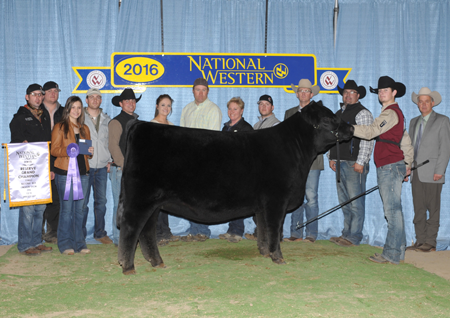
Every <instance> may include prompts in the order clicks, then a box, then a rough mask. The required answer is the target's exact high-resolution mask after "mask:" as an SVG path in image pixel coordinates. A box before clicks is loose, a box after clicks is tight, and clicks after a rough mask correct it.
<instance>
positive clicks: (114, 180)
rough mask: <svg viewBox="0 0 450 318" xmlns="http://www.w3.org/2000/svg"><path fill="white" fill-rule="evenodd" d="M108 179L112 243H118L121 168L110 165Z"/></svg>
mask: <svg viewBox="0 0 450 318" xmlns="http://www.w3.org/2000/svg"><path fill="white" fill-rule="evenodd" d="M109 180H111V189H112V194H113V200H114V210H113V219H112V228H113V232H112V238H111V239H112V241H113V243H114V244H116V245H119V236H120V231H119V229H118V228H117V224H116V219H117V207H118V206H119V197H120V184H121V182H122V168H121V167H116V166H111V169H110V172H109Z"/></svg>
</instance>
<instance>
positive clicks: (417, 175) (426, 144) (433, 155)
mask: <svg viewBox="0 0 450 318" xmlns="http://www.w3.org/2000/svg"><path fill="white" fill-rule="evenodd" d="M412 100H413V102H414V103H415V104H417V106H419V111H420V113H421V115H420V116H417V117H415V118H413V119H411V122H410V124H409V135H410V137H411V140H413V146H414V158H415V164H417V163H421V162H423V161H425V160H427V159H428V160H429V161H430V162H429V163H428V164H426V165H424V166H422V167H420V168H419V169H417V170H416V171H414V173H413V175H412V176H411V183H412V195H413V204H414V227H415V231H416V243H415V244H414V245H413V246H410V247H408V248H407V249H409V250H416V251H418V252H430V251H435V250H436V237H437V234H438V230H439V215H440V207H441V191H442V185H443V184H444V182H445V170H446V168H447V164H448V161H449V158H450V121H449V118H448V117H447V116H444V115H441V114H438V113H436V112H435V111H434V110H433V107H434V106H437V105H439V103H440V102H441V100H442V98H441V95H440V94H439V93H438V92H436V91H434V92H432V91H431V90H430V89H429V88H428V87H422V88H421V89H420V91H419V94H415V93H414V92H413V93H412ZM427 211H428V212H429V218H428V220H427Z"/></svg>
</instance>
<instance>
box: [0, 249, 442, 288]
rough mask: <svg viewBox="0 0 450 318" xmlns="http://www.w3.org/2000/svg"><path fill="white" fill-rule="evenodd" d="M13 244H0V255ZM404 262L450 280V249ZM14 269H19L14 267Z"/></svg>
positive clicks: (410, 257)
mask: <svg viewBox="0 0 450 318" xmlns="http://www.w3.org/2000/svg"><path fill="white" fill-rule="evenodd" d="M13 246H15V245H0V257H1V256H3V255H4V254H5V253H6V252H7V251H8V250H9V249H10V248H11V247H13ZM405 263H408V264H412V265H414V266H416V267H417V268H422V269H424V270H426V271H427V272H430V273H433V274H436V275H438V276H440V277H442V278H445V279H447V280H450V266H448V264H450V251H440V252H430V253H420V252H415V251H406V255H405ZM16 270H19V271H20V269H18V268H17V267H16Z"/></svg>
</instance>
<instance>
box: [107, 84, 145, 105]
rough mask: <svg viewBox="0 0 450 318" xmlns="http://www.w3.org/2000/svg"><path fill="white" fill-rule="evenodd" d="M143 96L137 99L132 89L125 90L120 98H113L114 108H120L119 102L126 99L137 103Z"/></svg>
mask: <svg viewBox="0 0 450 318" xmlns="http://www.w3.org/2000/svg"><path fill="white" fill-rule="evenodd" d="M141 97H142V95H141V96H139V98H136V95H134V92H133V90H132V89H131V88H125V89H124V90H123V92H122V94H120V95H119V96H114V97H113V98H112V104H113V105H114V106H118V107H120V104H119V102H121V101H123V100H125V99H135V100H136V103H137V102H138V101H139V100H140V99H141Z"/></svg>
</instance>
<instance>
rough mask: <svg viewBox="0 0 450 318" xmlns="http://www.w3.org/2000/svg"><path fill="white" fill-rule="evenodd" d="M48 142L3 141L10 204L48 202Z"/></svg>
mask: <svg viewBox="0 0 450 318" xmlns="http://www.w3.org/2000/svg"><path fill="white" fill-rule="evenodd" d="M49 144H50V143H49V142H29V143H13V144H3V145H4V146H5V147H6V152H7V161H8V190H9V206H10V207H17V206H25V205H35V204H46V203H51V202H52V191H51V185H50V146H49Z"/></svg>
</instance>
